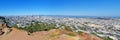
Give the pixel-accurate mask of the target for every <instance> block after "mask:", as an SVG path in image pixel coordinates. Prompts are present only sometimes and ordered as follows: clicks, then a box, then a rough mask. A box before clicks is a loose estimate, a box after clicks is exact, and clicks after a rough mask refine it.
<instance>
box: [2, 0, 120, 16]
mask: <svg viewBox="0 0 120 40" xmlns="http://www.w3.org/2000/svg"><path fill="white" fill-rule="evenodd" d="M119 2H120V1H119V0H0V16H11V15H72V16H120V5H119V4H120V3H119Z"/></svg>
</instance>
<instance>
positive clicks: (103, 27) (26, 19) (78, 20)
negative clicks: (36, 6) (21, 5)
mask: <svg viewBox="0 0 120 40" xmlns="http://www.w3.org/2000/svg"><path fill="white" fill-rule="evenodd" d="M6 18H7V20H8V22H9V24H10V25H15V24H16V25H17V26H18V27H25V26H27V25H30V23H33V22H35V21H40V22H45V23H55V24H56V25H57V26H56V27H61V26H60V24H64V25H67V26H69V27H71V28H72V29H73V31H74V32H78V31H83V32H86V33H89V34H91V33H95V35H97V36H99V37H110V38H112V39H114V40H120V18H106V17H105V18H104V17H101V18H100V17H78V16H76V17H75V16H74V17H72V16H43V15H41V16H38V15H36V16H6Z"/></svg>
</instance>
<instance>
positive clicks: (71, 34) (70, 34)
mask: <svg viewBox="0 0 120 40" xmlns="http://www.w3.org/2000/svg"><path fill="white" fill-rule="evenodd" d="M67 35H69V36H75V34H73V33H67Z"/></svg>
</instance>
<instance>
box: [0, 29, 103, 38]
mask: <svg viewBox="0 0 120 40" xmlns="http://www.w3.org/2000/svg"><path fill="white" fill-rule="evenodd" d="M0 40H102V39H100V38H98V37H97V36H94V35H89V34H87V33H81V34H80V35H79V34H77V33H74V32H70V31H66V30H60V29H52V30H50V31H40V32H34V33H32V34H31V35H28V34H27V32H26V31H23V30H19V29H16V28H12V31H11V32H10V33H9V34H7V35H4V36H2V37H0Z"/></svg>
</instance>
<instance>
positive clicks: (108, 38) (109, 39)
mask: <svg viewBox="0 0 120 40" xmlns="http://www.w3.org/2000/svg"><path fill="white" fill-rule="evenodd" d="M103 39H104V40H113V39H111V38H110V37H104V38H103Z"/></svg>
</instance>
